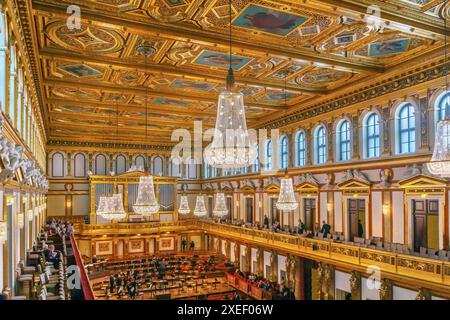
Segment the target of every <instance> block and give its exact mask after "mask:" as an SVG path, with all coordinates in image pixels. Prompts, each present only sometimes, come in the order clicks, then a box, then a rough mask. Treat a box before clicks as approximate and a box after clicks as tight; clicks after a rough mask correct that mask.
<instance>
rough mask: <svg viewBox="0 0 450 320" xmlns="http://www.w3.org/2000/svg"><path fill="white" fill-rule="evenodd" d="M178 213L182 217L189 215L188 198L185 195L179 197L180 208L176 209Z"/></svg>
mask: <svg viewBox="0 0 450 320" xmlns="http://www.w3.org/2000/svg"><path fill="white" fill-rule="evenodd" d="M178 212H179V213H181V214H182V215H187V214H189V213H191V208H189V202H188V197H187V195H185V194H183V195H181V199H180V207H179V208H178Z"/></svg>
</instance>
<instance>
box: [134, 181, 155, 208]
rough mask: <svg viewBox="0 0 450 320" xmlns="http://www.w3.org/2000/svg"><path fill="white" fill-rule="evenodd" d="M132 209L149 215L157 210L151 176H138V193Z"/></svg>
mask: <svg viewBox="0 0 450 320" xmlns="http://www.w3.org/2000/svg"><path fill="white" fill-rule="evenodd" d="M133 210H134V212H136V213H138V214H141V215H143V216H151V215H153V214H155V213H157V212H158V211H159V204H158V202H157V201H156V196H155V187H154V184H153V177H152V176H145V177H140V178H139V186H138V195H137V199H136V203H135V204H134V205H133Z"/></svg>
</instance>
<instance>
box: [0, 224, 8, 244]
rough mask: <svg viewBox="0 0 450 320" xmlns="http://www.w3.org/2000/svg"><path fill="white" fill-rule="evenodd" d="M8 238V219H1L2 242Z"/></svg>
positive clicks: (0, 241) (0, 235) (0, 239)
mask: <svg viewBox="0 0 450 320" xmlns="http://www.w3.org/2000/svg"><path fill="white" fill-rule="evenodd" d="M7 239H8V229H7V227H6V221H0V243H3V242H5V241H6V240H7Z"/></svg>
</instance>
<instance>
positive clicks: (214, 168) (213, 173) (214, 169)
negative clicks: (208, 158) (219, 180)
mask: <svg viewBox="0 0 450 320" xmlns="http://www.w3.org/2000/svg"><path fill="white" fill-rule="evenodd" d="M215 177H217V168H216V167H214V166H212V167H211V178H215Z"/></svg>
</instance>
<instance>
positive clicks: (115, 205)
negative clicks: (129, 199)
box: [101, 193, 127, 220]
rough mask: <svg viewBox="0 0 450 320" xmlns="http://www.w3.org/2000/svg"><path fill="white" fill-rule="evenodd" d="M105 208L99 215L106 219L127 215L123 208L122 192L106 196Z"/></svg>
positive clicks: (122, 217)
mask: <svg viewBox="0 0 450 320" xmlns="http://www.w3.org/2000/svg"><path fill="white" fill-rule="evenodd" d="M106 198H107V199H106V202H107V204H106V207H107V210H106V212H104V213H103V214H101V216H102V217H103V218H105V219H107V220H122V219H124V218H125V217H126V216H127V213H126V212H125V210H124V208H123V201H122V194H120V193H115V194H113V195H112V197H106Z"/></svg>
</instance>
